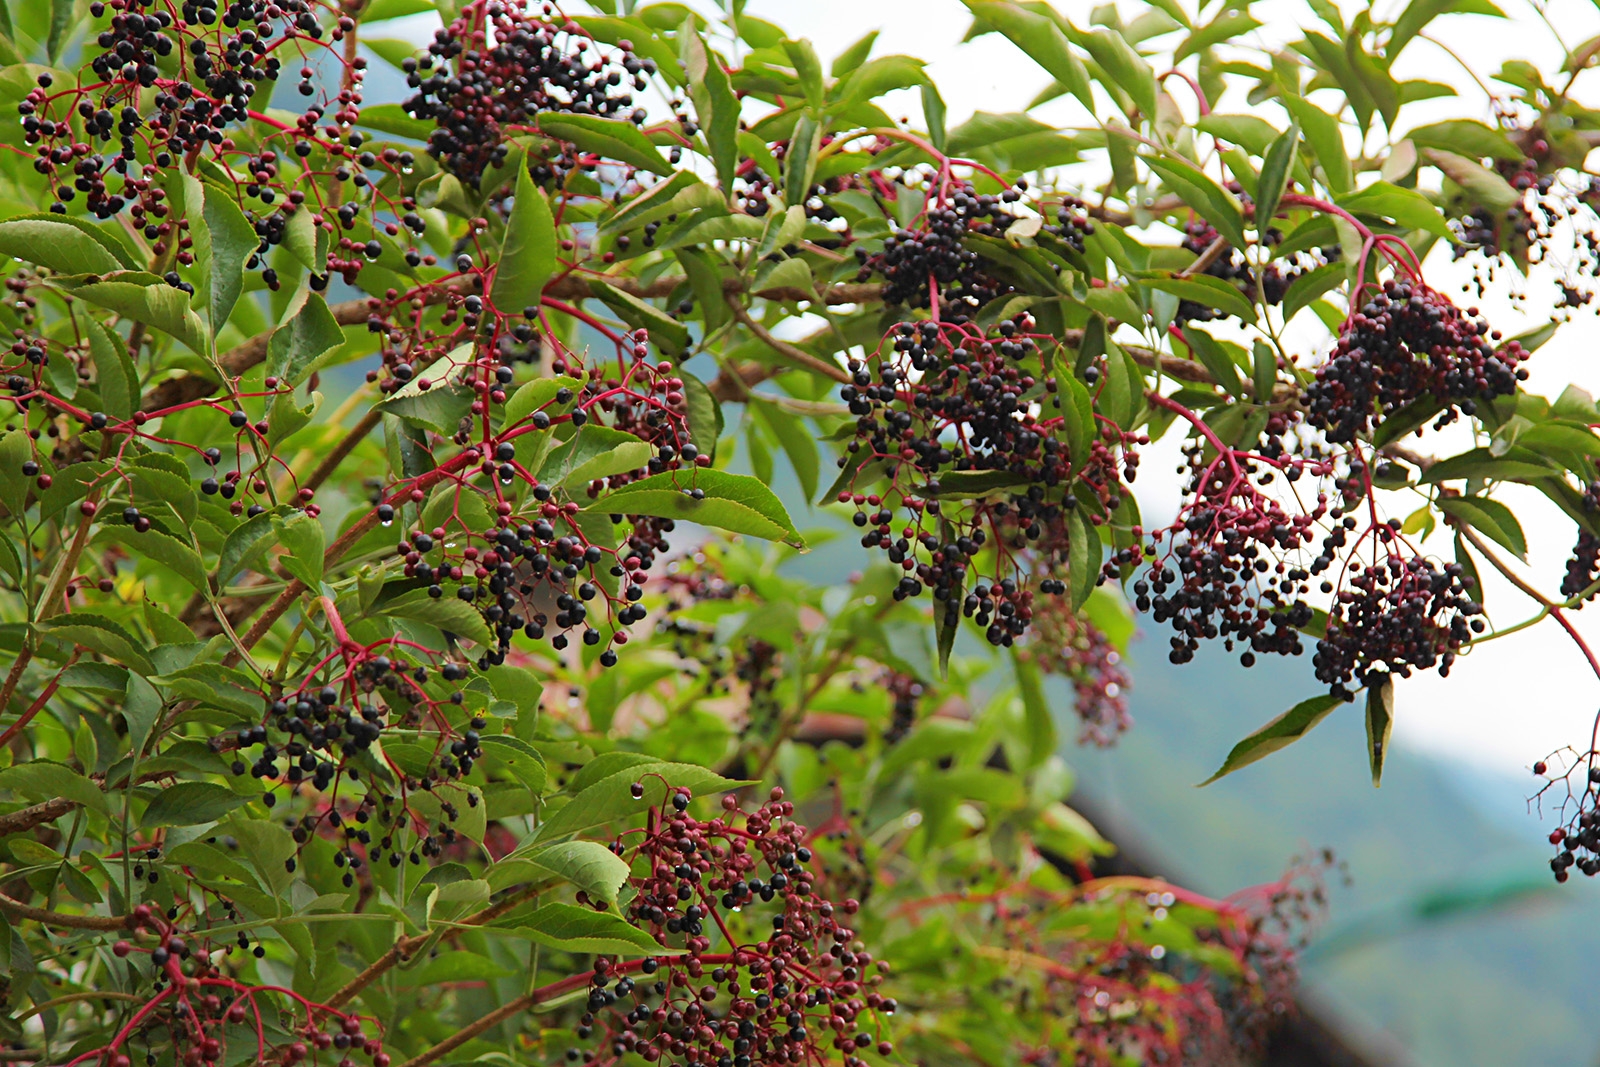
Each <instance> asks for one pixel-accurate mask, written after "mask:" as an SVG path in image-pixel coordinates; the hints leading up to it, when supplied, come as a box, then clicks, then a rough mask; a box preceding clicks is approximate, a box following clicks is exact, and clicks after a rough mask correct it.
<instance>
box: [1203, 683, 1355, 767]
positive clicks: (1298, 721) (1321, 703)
mask: <svg viewBox="0 0 1600 1067" xmlns="http://www.w3.org/2000/svg"><path fill="white" fill-rule="evenodd" d="M1342 703H1344V700H1343V699H1342V698H1340V697H1336V696H1331V695H1329V694H1327V693H1323V694H1321V695H1320V696H1314V697H1311V698H1310V699H1309V700H1302V701H1301V702H1300V703H1298V704H1296V705H1295V706H1294V707H1292V708H1290V709H1289V710H1288V711H1286V712H1284V713H1283V714H1282V715H1279V716H1278V717H1277V718H1276V719H1273V720H1272V721H1271V722H1269V723H1267V724H1266V725H1265V726H1263V727H1261V729H1259V730H1257V731H1256V732H1255V733H1253V734H1251V735H1250V736H1248V737H1246V738H1245V739H1244V740H1242V741H1240V742H1239V743H1238V744H1236V745H1234V746H1233V749H1232V750H1231V751H1230V752H1229V753H1228V758H1227V759H1225V760H1223V761H1222V766H1221V767H1219V768H1217V773H1216V774H1213V775H1212V776H1211V777H1210V778H1207V779H1206V780H1205V781H1203V782H1201V783H1200V784H1201V785H1203V786H1205V785H1210V784H1211V783H1212V782H1214V781H1216V780H1217V779H1218V778H1221V777H1223V776H1224V775H1228V774H1232V773H1233V772H1234V771H1236V770H1238V769H1239V768H1240V767H1245V766H1248V765H1250V764H1252V763H1254V762H1255V761H1256V760H1258V759H1261V758H1263V757H1265V756H1270V755H1271V754H1272V753H1274V752H1276V751H1278V750H1279V749H1280V748H1287V747H1288V746H1289V745H1292V744H1294V743H1295V742H1296V741H1298V740H1300V739H1301V738H1302V737H1304V736H1305V735H1306V734H1308V733H1310V732H1311V728H1312V727H1313V726H1316V725H1317V724H1318V723H1319V722H1321V721H1322V720H1323V719H1325V718H1327V717H1328V713H1329V712H1331V711H1332V710H1333V709H1334V708H1336V707H1338V706H1339V705H1340V704H1342Z"/></svg>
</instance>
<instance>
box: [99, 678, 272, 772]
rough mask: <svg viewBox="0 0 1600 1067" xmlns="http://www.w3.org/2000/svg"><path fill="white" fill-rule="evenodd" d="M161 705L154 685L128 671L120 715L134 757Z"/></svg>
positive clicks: (141, 745) (142, 747)
mask: <svg viewBox="0 0 1600 1067" xmlns="http://www.w3.org/2000/svg"><path fill="white" fill-rule="evenodd" d="M163 706H164V705H163V703H162V700H161V693H160V692H159V691H157V689H156V687H155V686H153V685H151V684H150V683H149V682H147V681H145V679H143V678H141V677H140V676H139V675H137V674H134V673H133V672H131V671H130V672H129V673H128V681H127V685H126V687H125V688H124V690H123V704H122V717H123V718H124V719H126V720H127V723H128V750H129V754H130V755H131V756H132V757H133V758H134V759H136V760H137V759H138V758H139V757H140V756H141V755H142V754H143V753H144V746H145V744H146V743H148V742H149V740H150V734H151V733H152V732H153V731H154V730H155V728H156V723H158V722H159V721H161V711H162V708H163ZM258 707H259V705H258Z"/></svg>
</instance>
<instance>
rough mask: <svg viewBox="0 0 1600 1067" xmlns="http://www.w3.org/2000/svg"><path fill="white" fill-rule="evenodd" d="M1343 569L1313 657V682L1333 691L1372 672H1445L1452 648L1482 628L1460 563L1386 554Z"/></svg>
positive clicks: (1478, 609)
mask: <svg viewBox="0 0 1600 1067" xmlns="http://www.w3.org/2000/svg"><path fill="white" fill-rule="evenodd" d="M1381 529H1383V528H1382V527H1380V530H1381ZM1347 575H1348V576H1347V578H1346V580H1345V582H1344V585H1343V587H1342V588H1341V589H1340V590H1339V591H1338V593H1337V595H1336V596H1335V597H1334V600H1333V604H1332V606H1331V607H1330V608H1329V609H1328V624H1327V633H1326V636H1324V637H1323V638H1322V639H1321V640H1319V641H1318V642H1317V651H1316V654H1315V655H1314V656H1313V657H1312V659H1311V663H1312V666H1313V668H1314V669H1315V671H1316V676H1317V680H1318V681H1321V682H1324V683H1326V684H1327V685H1328V686H1330V687H1332V688H1333V689H1334V691H1335V692H1338V691H1341V690H1343V689H1345V688H1347V687H1348V686H1349V685H1350V684H1351V683H1352V682H1354V681H1357V680H1359V681H1362V682H1365V681H1367V680H1368V678H1369V676H1370V675H1371V674H1372V672H1374V671H1386V672H1388V673H1389V674H1392V675H1395V676H1397V677H1400V678H1406V677H1409V676H1410V674H1411V672H1412V671H1413V670H1428V669H1429V668H1431V667H1435V666H1437V667H1438V669H1439V674H1440V675H1441V676H1444V675H1448V674H1449V673H1450V667H1451V665H1452V664H1453V663H1454V662H1455V658H1456V652H1457V651H1458V650H1459V649H1460V648H1461V647H1462V646H1463V645H1465V644H1467V643H1468V642H1469V641H1471V640H1472V635H1473V634H1475V633H1482V632H1483V630H1484V628H1485V623H1484V621H1483V619H1481V618H1478V616H1480V615H1482V614H1483V608H1482V607H1481V606H1480V605H1479V604H1478V602H1477V601H1475V600H1474V599H1473V598H1472V591H1471V590H1470V589H1469V588H1468V580H1467V578H1466V577H1465V573H1464V571H1463V569H1462V567H1461V565H1460V564H1458V563H1447V564H1445V565H1444V566H1443V567H1440V566H1439V565H1437V564H1435V563H1434V562H1432V561H1431V560H1429V559H1426V558H1424V557H1423V556H1420V555H1417V556H1412V557H1411V558H1410V559H1405V558H1403V557H1402V556H1401V555H1399V554H1398V553H1391V554H1390V555H1389V556H1388V557H1387V558H1386V559H1384V560H1382V561H1380V562H1378V563H1377V564H1374V565H1372V566H1368V567H1362V566H1361V564H1359V563H1356V562H1352V563H1351V564H1350V565H1349V567H1348V571H1347Z"/></svg>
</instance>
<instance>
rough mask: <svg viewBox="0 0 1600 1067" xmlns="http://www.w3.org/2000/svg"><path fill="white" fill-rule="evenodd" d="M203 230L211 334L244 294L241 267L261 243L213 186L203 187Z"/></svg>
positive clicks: (228, 199) (226, 197) (227, 198)
mask: <svg viewBox="0 0 1600 1067" xmlns="http://www.w3.org/2000/svg"><path fill="white" fill-rule="evenodd" d="M205 228H206V230H207V231H208V232H209V233H210V235H211V283H210V287H209V291H208V294H207V296H208V300H207V312H208V314H209V315H210V318H211V330H212V333H213V334H215V333H216V331H218V330H220V329H222V327H223V324H224V323H226V322H227V321H228V316H230V315H232V314H233V307H234V305H235V304H237V303H238V302H239V294H240V293H242V292H243V291H244V265H245V263H246V262H247V261H248V260H249V259H250V257H251V256H252V255H254V254H255V251H256V248H257V246H258V245H259V244H260V243H261V239H260V238H259V237H258V236H257V235H256V228H255V227H254V226H252V225H251V224H250V220H249V219H247V218H245V217H244V212H243V211H240V210H239V205H238V204H236V203H234V202H233V198H232V197H231V196H229V195H228V194H227V193H226V192H224V191H223V190H222V189H219V188H218V187H217V186H215V185H207V186H206V187H205Z"/></svg>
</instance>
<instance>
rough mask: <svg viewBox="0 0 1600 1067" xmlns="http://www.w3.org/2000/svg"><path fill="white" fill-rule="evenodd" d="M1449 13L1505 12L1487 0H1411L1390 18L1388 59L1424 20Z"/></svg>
mask: <svg viewBox="0 0 1600 1067" xmlns="http://www.w3.org/2000/svg"><path fill="white" fill-rule="evenodd" d="M1450 12H1455V13H1457V14H1462V15H1492V16H1494V17H1495V18H1505V13H1504V12H1502V11H1501V10H1500V9H1499V8H1498V7H1496V6H1495V5H1494V4H1492V3H1490V2H1489V0H1411V2H1410V3H1408V4H1406V5H1405V7H1404V8H1403V9H1401V11H1400V17H1399V18H1397V19H1395V20H1394V29H1393V30H1392V31H1391V32H1390V34H1389V43H1388V45H1387V47H1386V48H1385V49H1384V54H1385V56H1386V57H1387V59H1388V60H1389V62H1390V63H1393V62H1394V60H1395V57H1397V56H1398V55H1399V54H1400V50H1401V49H1403V48H1404V47H1405V46H1406V45H1407V44H1409V43H1410V42H1411V40H1412V39H1413V38H1414V37H1416V35H1417V34H1419V33H1421V32H1422V30H1423V29H1424V28H1425V27H1426V26H1427V25H1428V23H1430V22H1432V21H1433V20H1434V19H1435V18H1437V17H1438V16H1440V15H1444V14H1447V13H1450ZM1519 158H1520V157H1519Z"/></svg>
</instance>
